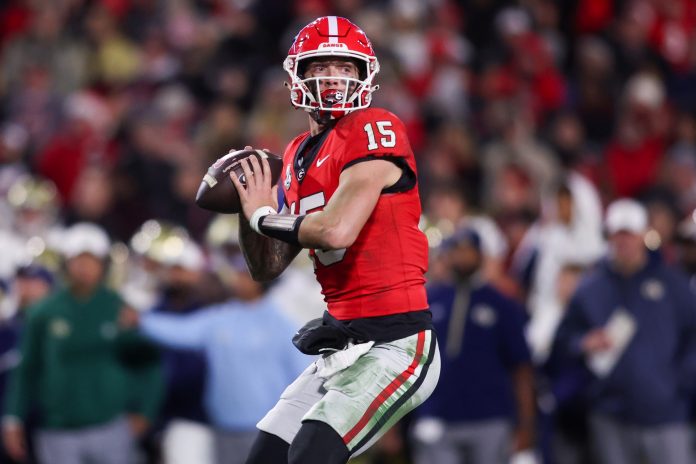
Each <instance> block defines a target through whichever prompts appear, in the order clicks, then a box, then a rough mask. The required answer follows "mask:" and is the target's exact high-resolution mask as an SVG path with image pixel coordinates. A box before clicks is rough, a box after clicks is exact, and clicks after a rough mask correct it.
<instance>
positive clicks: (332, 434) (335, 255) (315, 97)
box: [231, 16, 440, 464]
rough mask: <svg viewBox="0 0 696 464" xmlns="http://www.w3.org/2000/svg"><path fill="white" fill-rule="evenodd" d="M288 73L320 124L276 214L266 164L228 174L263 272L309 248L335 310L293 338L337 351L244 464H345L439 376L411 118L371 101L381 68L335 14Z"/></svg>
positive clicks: (304, 383)
mask: <svg viewBox="0 0 696 464" xmlns="http://www.w3.org/2000/svg"><path fill="white" fill-rule="evenodd" d="M284 68H285V70H286V71H287V72H288V73H289V75H290V78H291V83H290V85H289V87H290V92H291V102H292V104H293V105H294V106H295V107H296V108H302V109H304V110H306V111H307V112H308V113H309V116H310V118H309V129H310V130H309V131H308V132H305V133H303V134H301V135H299V136H298V137H297V138H295V139H294V140H293V141H292V142H291V143H290V144H289V145H288V147H287V148H286V150H285V154H284V163H285V164H284V171H283V175H282V176H281V181H282V184H283V190H284V192H283V193H284V198H285V200H284V202H285V204H284V205H283V210H282V211H281V213H280V214H277V213H276V212H277V211H278V209H277V200H276V198H277V196H276V188H277V187H274V186H272V185H271V180H270V168H269V166H268V163H267V162H266V161H265V160H263V161H262V162H261V163H259V162H258V161H257V160H256V158H255V157H250V158H248V159H247V160H245V163H244V173H245V176H246V179H247V182H246V187H243V186H242V185H241V184H240V183H239V180H238V179H237V178H236V177H235V176H234V175H232V176H231V178H232V181H233V182H234V184H235V186H236V188H237V191H238V192H239V195H240V198H241V201H242V206H243V211H244V216H245V217H246V220H242V221H240V237H241V245H242V248H243V251H244V254H245V257H246V260H247V264H248V266H249V270H250V272H251V274H252V275H253V276H254V278H256V279H258V280H267V279H273V278H275V277H277V276H278V275H279V274H280V273H281V272H282V271H283V270H284V269H285V268H286V267H287V266H288V264H289V263H290V262H291V261H292V260H293V259H294V258H295V256H297V254H298V253H299V252H300V250H301V249H303V248H308V249H310V251H309V254H310V256H311V258H312V259H313V261H314V266H315V273H316V276H317V279H318V280H319V283H320V284H321V286H322V293H323V294H324V297H325V300H326V302H327V305H328V311H327V312H326V313H325V314H324V317H323V322H322V324H321V325H319V326H318V327H310V326H309V325H308V326H306V327H305V329H306V330H305V331H304V332H302V334H301V335H298V336H296V338H298V337H299V338H300V340H298V342H297V343H296V344H298V345H300V347H301V349H303V350H308V351H306V352H314V353H318V352H319V349H321V348H324V349H325V350H329V351H322V356H321V357H319V358H318V360H317V361H315V362H314V363H312V365H310V366H309V367H308V368H307V370H305V372H304V373H303V374H302V375H300V377H299V378H298V379H297V380H296V381H295V382H294V383H293V384H292V385H290V386H289V387H288V388H287V389H286V391H285V392H284V393H283V394H282V395H281V398H280V400H279V401H278V403H277V404H276V406H275V407H274V408H273V409H272V410H271V411H270V412H269V413H268V414H267V415H266V416H265V417H264V418H263V419H262V420H261V421H260V422H259V424H258V428H259V429H260V430H261V432H260V433H259V436H258V438H257V441H256V443H255V445H254V448H253V450H252V452H251V454H250V456H249V458H248V461H247V463H249V464H267V463H282V462H289V463H293V464H295V463H302V464H313V463H321V464H333V463H345V462H346V461H348V459H349V458H350V457H351V456H355V455H356V454H359V453H360V452H362V451H364V450H365V449H367V448H368V447H369V446H370V445H372V444H373V443H374V442H375V441H377V439H378V438H379V437H380V436H381V435H382V434H384V432H386V431H387V430H388V429H389V428H390V427H391V426H392V425H394V424H395V423H396V422H397V421H398V420H399V419H400V418H401V417H403V416H404V415H405V414H406V413H407V412H409V411H410V410H412V409H413V408H415V407H416V406H418V405H419V404H421V403H422V402H423V401H424V400H425V399H426V398H427V397H428V396H429V395H430V394H431V393H432V391H433V389H434V388H435V385H436V384H437V379H438V377H439V373H440V358H439V352H438V348H437V342H436V339H435V334H434V332H433V331H432V325H431V314H430V311H429V310H428V304H427V300H426V293H425V288H424V284H425V279H424V273H425V271H426V268H427V260H428V245H427V241H426V238H425V236H424V235H423V234H422V232H421V231H420V230H419V229H418V221H419V217H420V212H421V208H420V199H419V195H418V189H417V180H416V163H415V159H414V156H413V152H412V150H411V147H410V145H409V142H408V140H407V137H406V133H405V129H404V125H403V123H402V122H401V121H400V120H399V119H398V118H397V117H396V116H394V115H393V114H391V113H389V112H388V111H386V110H383V109H379V108H368V106H369V105H370V101H371V94H372V92H373V91H374V90H376V89H377V86H375V85H373V83H372V81H373V79H374V77H375V75H376V74H377V72H378V71H379V64H378V61H377V58H376V57H375V54H374V51H373V49H372V46H371V44H370V41H369V40H368V38H367V37H366V36H365V34H364V32H363V31H362V30H360V29H359V28H358V27H357V26H356V25H355V24H353V23H351V22H350V21H349V20H347V19H345V18H340V17H336V16H328V17H322V18H318V19H317V20H315V21H314V22H312V23H310V24H309V25H307V26H305V27H304V28H303V29H302V30H301V31H300V33H299V34H298V35H297V37H296V38H295V41H294V43H293V45H292V47H291V48H290V51H289V54H288V57H287V58H286V60H285V62H284ZM252 171H253V172H252ZM302 341H304V343H305V344H307V345H311V346H309V347H308V346H302ZM321 342H324V343H321ZM332 348H334V349H337V350H336V351H331V349H332ZM329 353H333V354H330V355H329Z"/></svg>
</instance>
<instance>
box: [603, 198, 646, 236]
mask: <svg viewBox="0 0 696 464" xmlns="http://www.w3.org/2000/svg"><path fill="white" fill-rule="evenodd" d="M604 227H605V228H606V231H607V233H608V234H610V235H611V234H615V233H617V232H630V233H633V234H642V233H644V232H645V231H646V230H647V229H648V211H647V210H646V209H645V207H644V206H643V205H641V204H640V203H638V202H637V201H635V200H631V199H629V198H621V199H619V200H616V201H614V202H612V203H611V204H610V205H609V206H608V207H607V213H606V216H605V221H604Z"/></svg>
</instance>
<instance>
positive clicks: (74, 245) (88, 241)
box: [60, 222, 111, 259]
mask: <svg viewBox="0 0 696 464" xmlns="http://www.w3.org/2000/svg"><path fill="white" fill-rule="evenodd" d="M62 242H63V243H62V244H61V247H60V248H61V251H62V252H63V256H65V258H67V259H70V258H74V257H76V256H78V255H81V254H83V253H89V254H91V255H93V256H96V257H97V258H105V257H106V256H107V255H108V254H109V251H110V249H111V241H110V240H109V236H108V235H107V234H106V232H104V229H102V228H101V227H99V226H98V225H96V224H92V223H89V222H80V223H77V224H75V225H73V226H71V227H69V228H68V229H67V230H66V231H65V233H64V234H63V241H62Z"/></svg>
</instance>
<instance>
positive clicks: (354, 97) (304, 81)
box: [283, 52, 379, 125]
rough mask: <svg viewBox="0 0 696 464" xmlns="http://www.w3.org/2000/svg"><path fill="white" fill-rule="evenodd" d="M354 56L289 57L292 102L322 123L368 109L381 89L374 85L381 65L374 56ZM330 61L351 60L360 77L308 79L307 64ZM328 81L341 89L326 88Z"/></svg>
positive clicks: (327, 54)
mask: <svg viewBox="0 0 696 464" xmlns="http://www.w3.org/2000/svg"><path fill="white" fill-rule="evenodd" d="M360 55H361V54H360ZM360 55H359V54H352V53H349V52H348V53H330V54H329V53H326V52H324V53H321V52H313V53H311V52H310V53H303V54H299V55H296V56H292V55H291V56H288V58H287V59H286V60H285V63H284V64H283V67H284V68H285V70H286V72H287V73H288V74H289V76H290V79H291V83H290V85H289V88H290V101H291V103H292V104H293V106H295V107H296V108H302V109H304V110H305V111H307V112H309V113H310V115H311V117H312V118H313V119H314V120H315V121H316V122H318V123H319V124H322V125H323V124H326V123H328V122H329V121H330V120H333V119H338V118H340V117H342V116H345V115H346V114H348V113H350V112H351V111H355V110H359V109H363V108H367V107H368V106H370V103H371V102H372V92H374V91H375V90H377V89H378V88H379V86H377V85H374V86H373V85H372V80H373V79H374V77H375V75H376V74H377V72H379V63H378V62H377V59H376V58H374V57H366V56H360ZM322 58H328V59H332V58H333V59H336V60H350V61H352V62H354V63H355V64H356V66H357V67H358V77H357V78H353V77H345V76H316V77H305V76H304V69H306V64H308V63H309V62H311V61H313V60H317V59H322ZM327 81H332V82H335V81H338V82H339V84H342V85H339V89H336V88H325V89H324V90H323V91H322V90H321V89H322V87H324V86H323V85H322V84H323V83H325V82H327Z"/></svg>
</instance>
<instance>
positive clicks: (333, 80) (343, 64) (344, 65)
mask: <svg viewBox="0 0 696 464" xmlns="http://www.w3.org/2000/svg"><path fill="white" fill-rule="evenodd" d="M359 74H360V73H359V71H358V67H357V66H356V64H355V63H353V62H352V61H350V60H340V59H326V60H315V61H311V62H310V63H309V65H307V71H306V72H305V76H304V77H305V78H312V77H321V78H323V79H319V91H320V92H322V91H324V90H328V89H331V90H339V91H345V90H346V87H347V85H348V82H349V81H347V80H346V78H350V79H357V78H358V77H359ZM351 90H352V89H351Z"/></svg>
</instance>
